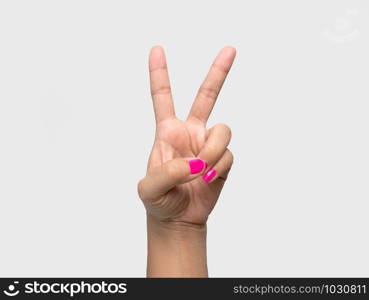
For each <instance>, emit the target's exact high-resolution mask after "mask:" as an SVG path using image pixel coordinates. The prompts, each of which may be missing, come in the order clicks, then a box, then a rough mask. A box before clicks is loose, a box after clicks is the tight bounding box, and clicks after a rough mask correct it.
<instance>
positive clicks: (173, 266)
mask: <svg viewBox="0 0 369 300" xmlns="http://www.w3.org/2000/svg"><path fill="white" fill-rule="evenodd" d="M235 55H236V51H235V49H234V48H232V47H226V48H224V49H223V50H222V51H221V52H220V53H219V55H218V56H217V58H216V59H215V61H214V63H213V65H212V66H211V69H210V71H209V73H208V75H207V76H206V79H205V81H204V82H203V83H202V85H201V87H200V89H199V91H198V94H197V96H196V99H195V101H194V103H193V105H192V108H191V111H190V113H189V115H188V117H187V120H185V121H182V120H178V119H177V118H176V116H175V113H174V105H173V100H172V94H171V89H170V84H169V76H168V71H167V64H166V60H165V55H164V51H163V49H162V48H161V47H154V48H153V49H152V50H151V53H150V59H149V68H150V83H151V94H152V99H153V104H154V111H155V119H156V135H155V142H154V146H153V148H152V151H151V154H150V158H149V162H148V167H147V174H146V176H145V178H143V179H142V180H141V181H140V182H139V184H138V193H139V195H140V198H141V199H142V201H143V203H144V205H145V207H146V210H147V232H148V260H147V275H148V276H149V277H206V276H207V275H208V271H207V263H206V220H207V218H208V216H209V214H210V212H211V211H212V209H213V208H214V205H215V203H216V201H217V199H218V197H219V194H220V192H221V189H222V187H223V184H224V181H225V180H226V178H227V174H228V172H229V170H230V168H231V165H232V162H233V156H232V153H231V152H230V151H229V150H228V149H227V146H228V144H229V142H230V139H231V130H230V129H229V127H228V126H226V125H224V124H217V125H215V126H214V127H212V128H210V129H207V128H206V122H207V120H208V118H209V115H210V113H211V111H212V109H213V106H214V104H215V101H216V98H217V96H218V94H219V92H220V89H221V87H222V85H223V82H224V80H225V78H226V76H227V73H228V71H229V70H230V68H231V66H232V63H233V60H234V57H235Z"/></svg>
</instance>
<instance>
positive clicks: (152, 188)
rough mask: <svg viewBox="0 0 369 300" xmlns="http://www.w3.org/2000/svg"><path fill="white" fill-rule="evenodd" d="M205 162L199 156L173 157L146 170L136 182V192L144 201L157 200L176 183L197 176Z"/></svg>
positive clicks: (205, 166)
mask: <svg viewBox="0 0 369 300" xmlns="http://www.w3.org/2000/svg"><path fill="white" fill-rule="evenodd" d="M206 168H207V163H206V162H205V161H204V160H202V159H200V158H175V159H172V160H168V161H167V162H165V163H164V164H162V165H160V166H157V167H155V168H153V169H151V170H149V171H148V173H147V175H146V177H144V178H143V179H141V180H140V182H139V183H138V194H139V196H140V198H141V199H142V200H144V201H153V200H157V199H159V198H160V197H162V196H163V195H165V194H166V193H167V192H168V191H169V190H171V189H172V188H174V187H175V186H176V185H178V184H182V183H185V182H188V181H191V180H193V179H195V178H197V177H198V176H199V175H200V174H201V173H202V172H203V171H204V170H205V169H206Z"/></svg>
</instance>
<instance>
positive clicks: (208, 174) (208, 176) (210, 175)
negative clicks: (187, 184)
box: [202, 169, 217, 182]
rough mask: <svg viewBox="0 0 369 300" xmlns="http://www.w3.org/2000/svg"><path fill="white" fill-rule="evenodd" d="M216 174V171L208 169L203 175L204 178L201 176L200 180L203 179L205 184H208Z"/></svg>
mask: <svg viewBox="0 0 369 300" xmlns="http://www.w3.org/2000/svg"><path fill="white" fill-rule="evenodd" d="M216 174H217V171H215V170H214V169H210V170H209V171H207V172H206V173H205V174H204V176H202V179H204V181H206V182H209V181H210V180H212V179H213V178H214V176H215V175H216Z"/></svg>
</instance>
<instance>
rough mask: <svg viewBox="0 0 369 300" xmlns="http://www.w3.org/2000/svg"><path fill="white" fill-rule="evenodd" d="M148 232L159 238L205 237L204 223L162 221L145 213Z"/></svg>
mask: <svg viewBox="0 0 369 300" xmlns="http://www.w3.org/2000/svg"><path fill="white" fill-rule="evenodd" d="M147 230H148V234H152V235H155V236H157V237H158V238H161V239H169V240H177V241H179V240H181V241H186V240H191V239H198V238H203V239H205V238H206V232H207V228H206V224H194V223H188V222H182V221H162V220H158V219H156V218H155V217H153V216H151V215H150V214H148V215H147Z"/></svg>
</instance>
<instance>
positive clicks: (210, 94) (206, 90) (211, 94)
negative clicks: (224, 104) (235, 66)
mask: <svg viewBox="0 0 369 300" xmlns="http://www.w3.org/2000/svg"><path fill="white" fill-rule="evenodd" d="M199 94H201V95H202V96H203V97H204V98H209V99H214V98H216V97H218V94H219V90H218V89H217V88H214V87H211V86H207V85H201V86H200V89H199Z"/></svg>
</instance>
